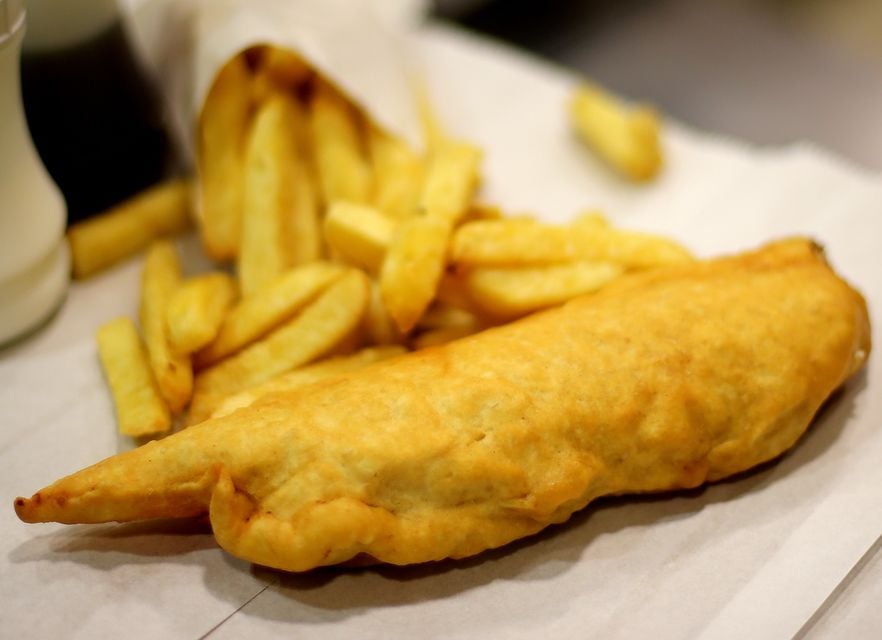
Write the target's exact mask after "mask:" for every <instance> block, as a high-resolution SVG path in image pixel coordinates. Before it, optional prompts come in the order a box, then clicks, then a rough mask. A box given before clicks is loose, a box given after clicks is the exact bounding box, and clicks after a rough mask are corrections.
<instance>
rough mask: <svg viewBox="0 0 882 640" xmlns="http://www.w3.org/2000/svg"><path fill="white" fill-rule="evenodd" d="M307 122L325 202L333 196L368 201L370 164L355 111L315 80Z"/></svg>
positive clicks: (328, 88)
mask: <svg viewBox="0 0 882 640" xmlns="http://www.w3.org/2000/svg"><path fill="white" fill-rule="evenodd" d="M309 123H310V134H311V140H312V150H313V153H314V155H315V161H316V167H317V170H318V179H319V185H320V187H321V192H322V196H323V198H324V201H325V204H326V205H328V204H331V203H332V202H334V201H335V200H351V201H353V202H365V203H366V202H368V201H369V198H370V192H371V168H370V165H369V164H368V161H367V158H366V157H365V153H364V149H363V141H362V139H361V135H362V134H361V131H360V126H361V125H360V123H359V121H358V118H357V114H356V113H355V111H354V110H353V109H352V108H350V106H349V105H348V104H347V103H346V100H345V99H344V98H343V96H341V95H340V94H339V93H337V92H336V91H335V90H334V89H333V88H331V87H330V86H329V85H328V84H326V83H324V82H316V83H314V89H313V94H312V96H311V99H310V102H309Z"/></svg>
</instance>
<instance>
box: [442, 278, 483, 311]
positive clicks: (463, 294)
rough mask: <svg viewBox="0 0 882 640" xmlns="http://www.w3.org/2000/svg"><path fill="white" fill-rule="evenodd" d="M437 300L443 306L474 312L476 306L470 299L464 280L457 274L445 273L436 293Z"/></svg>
mask: <svg viewBox="0 0 882 640" xmlns="http://www.w3.org/2000/svg"><path fill="white" fill-rule="evenodd" d="M435 300H436V301H437V302H438V303H441V304H446V305H450V306H452V307H458V308H460V309H468V310H469V311H474V306H475V305H474V303H473V302H472V299H471V298H470V297H469V292H468V291H467V290H466V288H465V285H464V284H463V281H462V278H461V277H460V276H458V275H457V274H455V273H445V274H443V275H442V276H441V281H440V282H439V283H438V290H437V291H436V292H435Z"/></svg>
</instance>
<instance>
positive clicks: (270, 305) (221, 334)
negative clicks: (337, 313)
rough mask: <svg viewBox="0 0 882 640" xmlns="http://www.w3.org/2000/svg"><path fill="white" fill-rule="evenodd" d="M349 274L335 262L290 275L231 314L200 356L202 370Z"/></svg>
mask: <svg viewBox="0 0 882 640" xmlns="http://www.w3.org/2000/svg"><path fill="white" fill-rule="evenodd" d="M344 272H345V267H343V266H342V265H339V264H333V263H331V262H314V263H311V264H306V265H303V266H300V267H297V268H294V269H290V270H289V271H286V272H285V273H283V274H282V275H280V276H279V277H277V278H276V279H275V280H273V281H272V282H269V283H267V284H266V285H264V286H263V287H262V288H261V289H259V290H258V291H255V292H254V293H253V294H252V295H251V296H249V297H247V298H243V299H242V300H240V301H239V302H238V303H237V304H236V305H235V306H234V307H233V308H232V309H230V311H229V313H227V315H226V317H225V318H224V321H223V323H222V324H221V327H220V330H219V331H218V334H217V337H216V338H215V339H214V341H213V342H212V343H211V344H209V345H208V346H207V347H205V348H204V349H202V350H201V351H199V352H198V353H197V354H196V359H195V360H196V365H197V366H198V367H200V368H204V367H207V366H209V365H212V364H214V363H216V362H218V361H219V360H221V359H223V358H225V357H227V356H229V355H230V354H232V353H235V352H236V351H239V350H240V349H242V348H243V347H246V346H248V345H249V344H251V343H252V342H254V341H255V340H258V339H260V338H262V337H263V336H265V335H266V334H267V333H269V332H270V331H272V330H273V329H275V328H276V327H278V326H279V325H281V324H283V323H284V322H286V321H288V320H289V319H291V318H292V317H293V316H294V314H296V313H297V312H299V311H300V310H301V309H303V307H305V306H306V305H308V304H309V303H311V302H312V301H313V300H315V298H316V297H318V296H319V294H321V293H322V292H323V291H324V290H325V289H327V288H328V286H330V285H331V284H332V283H333V282H334V281H335V280H337V279H339V278H340V277H341V276H342V275H343V274H344Z"/></svg>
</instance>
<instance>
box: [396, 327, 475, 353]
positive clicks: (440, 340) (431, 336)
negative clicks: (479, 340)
mask: <svg viewBox="0 0 882 640" xmlns="http://www.w3.org/2000/svg"><path fill="white" fill-rule="evenodd" d="M478 331H480V329H477V328H469V327H442V328H439V329H429V330H428V331H422V332H420V333H419V334H417V335H416V336H415V337H414V338H413V340H411V341H410V345H411V346H412V347H413V348H414V349H415V350H416V351H419V350H420V349H428V348H429V347H439V346H441V345H442V344H447V343H448V342H453V341H454V340H459V339H460V338H465V337H466V336H470V335H473V334H475V333H477V332H478Z"/></svg>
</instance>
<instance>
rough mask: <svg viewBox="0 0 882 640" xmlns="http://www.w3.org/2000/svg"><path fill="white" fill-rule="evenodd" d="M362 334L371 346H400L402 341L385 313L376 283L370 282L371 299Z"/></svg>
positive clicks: (401, 337) (387, 313)
mask: <svg viewBox="0 0 882 640" xmlns="http://www.w3.org/2000/svg"><path fill="white" fill-rule="evenodd" d="M364 334H365V335H366V336H367V339H368V341H369V342H370V343H372V344H379V345H384V344H401V343H402V342H403V341H404V336H402V335H401V332H400V331H399V330H398V327H396V326H395V322H394V321H393V320H392V318H391V317H390V316H389V312H388V311H386V305H385V304H383V296H382V294H381V293H380V285H379V283H377V282H376V281H371V299H370V303H369V304H368V308H367V312H366V313H365V314H364Z"/></svg>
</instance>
